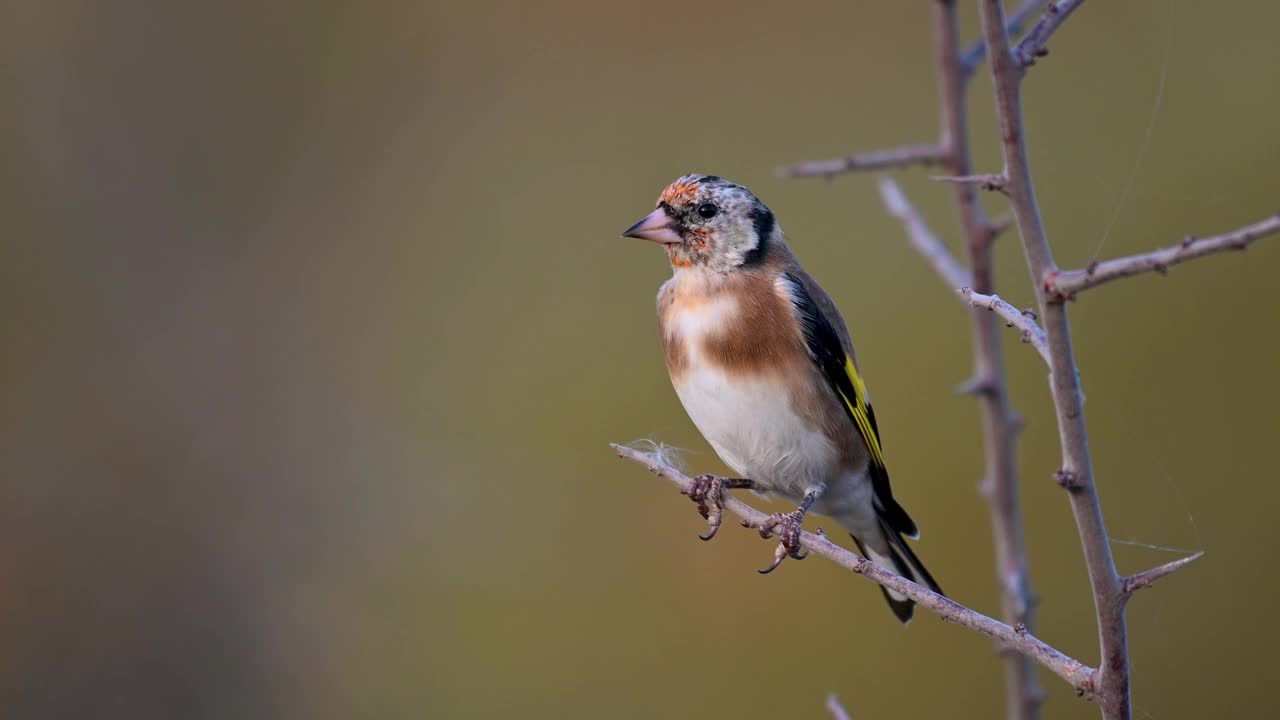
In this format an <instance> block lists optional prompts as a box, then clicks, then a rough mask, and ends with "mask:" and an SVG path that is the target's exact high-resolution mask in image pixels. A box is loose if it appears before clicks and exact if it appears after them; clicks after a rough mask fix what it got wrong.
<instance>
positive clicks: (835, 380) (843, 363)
mask: <svg viewBox="0 0 1280 720" xmlns="http://www.w3.org/2000/svg"><path fill="white" fill-rule="evenodd" d="M786 278H787V281H788V282H790V283H791V286H792V290H793V291H794V298H795V308H796V313H797V315H798V316H799V318H800V324H801V326H802V327H803V328H804V339H805V343H806V344H807V345H808V346H809V355H810V356H811V357H812V358H813V361H814V363H816V364H817V366H818V368H819V369H820V370H822V374H823V376H824V377H826V379H827V383H828V384H829V385H830V386H831V390H832V391H833V392H835V394H836V397H837V398H838V399H839V400H840V401H841V405H842V406H843V407H844V410H845V414H846V415H848V416H849V419H850V420H852V421H853V426H854V427H855V428H857V430H858V434H859V435H860V436H861V437H862V442H863V444H865V445H866V447H867V455H868V458H869V460H870V467H869V474H870V475H871V486H872V489H873V490H874V491H875V497H876V503H877V505H878V508H879V510H880V514H881V517H882V518H884V520H885V522H886V523H887V524H888V525H889V527H890V528H892V529H893V530H896V531H897V532H900V533H903V534H905V535H909V536H911V537H916V536H917V535H918V534H919V530H918V529H917V528H916V524H915V522H914V521H912V519H911V516H910V515H907V511H906V510H903V509H902V506H901V505H899V504H898V501H896V500H894V499H893V491H892V490H891V489H890V487H889V471H888V470H887V469H885V466H884V454H883V453H882V452H881V450H880V429H879V428H878V427H877V426H876V415H875V412H873V411H872V409H871V403H869V402H868V401H867V390H866V386H865V385H864V384H863V382H862V376H861V375H859V374H858V369H857V368H856V367H854V365H853V358H851V357H849V355H848V353H846V352H845V351H844V347H843V346H842V345H841V343H840V336H839V335H838V334H836V330H835V328H834V327H832V325H831V321H830V320H829V319H828V318H827V316H826V315H824V314H823V313H822V311H821V310H820V309H819V308H818V305H817V303H815V302H814V300H813V297H812V296H811V295H810V294H809V292H808V291H807V290H806V289H805V286H804V283H802V282H800V281H799V280H797V279H796V278H795V277H794V276H792V275H791V274H790V273H787V274H786Z"/></svg>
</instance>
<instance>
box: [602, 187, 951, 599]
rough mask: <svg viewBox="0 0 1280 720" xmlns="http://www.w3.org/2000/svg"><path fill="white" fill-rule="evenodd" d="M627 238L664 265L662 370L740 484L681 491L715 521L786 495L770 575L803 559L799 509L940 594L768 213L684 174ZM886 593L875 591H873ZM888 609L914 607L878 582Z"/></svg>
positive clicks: (831, 334) (835, 327)
mask: <svg viewBox="0 0 1280 720" xmlns="http://www.w3.org/2000/svg"><path fill="white" fill-rule="evenodd" d="M623 236H624V237H633V238H641V239H644V240H652V241H654V242H657V243H659V244H661V245H662V246H663V248H664V249H665V250H666V251H667V256H668V257H669V258H670V260H671V267H672V276H671V279H670V280H668V281H667V282H666V283H664V284H663V285H662V288H661V289H660V290H659V291H658V328H659V334H660V336H661V338H662V347H663V350H664V354H665V356H666V364H667V371H668V372H669V373H670V375H671V383H672V384H673V385H674V386H675V390H676V394H677V395H679V397H680V402H681V403H682V404H683V405H684V408H685V411H686V412H688V414H689V417H690V419H692V420H693V423H694V425H696V426H697V428H698V430H699V431H700V432H701V433H702V435H703V437H705V438H706V439H707V442H708V443H710V444H711V447H712V448H714V449H715V451H716V453H717V454H718V455H719V456H720V458H721V459H722V460H724V462H725V464H726V465H728V466H729V467H731V468H733V470H734V472H736V473H738V474H740V475H741V476H742V477H741V478H717V477H713V476H708V475H704V476H701V477H699V478H698V479H697V483H696V484H695V486H694V489H693V490H692V491H690V492H689V493H688V494H689V495H690V497H691V498H692V499H693V500H694V501H695V502H696V503H697V504H698V509H699V511H700V512H701V513H702V515H703V517H705V518H708V519H709V520H710V523H711V528H710V531H709V532H708V533H707V535H705V536H702V537H703V539H705V540H709V539H711V537H712V536H714V535H715V532H716V529H717V528H718V526H719V519H720V513H719V503H720V499H721V493H722V492H723V490H724V489H726V488H750V489H752V490H755V491H757V492H761V493H765V494H776V495H780V496H782V497H784V498H788V499H790V500H791V501H793V502H795V503H797V505H798V507H797V508H796V510H795V511H793V512H790V513H778V514H775V515H773V516H771V517H770V519H769V523H768V524H767V525H766V526H765V527H764V528H761V531H760V534H761V536H762V537H766V538H767V537H769V536H770V534H771V532H772V530H773V529H774V528H777V529H778V530H779V534H780V536H781V543H780V544H779V546H778V549H777V553H776V556H775V559H774V562H773V564H772V565H770V566H769V567H768V568H766V569H765V570H761V572H764V573H767V572H769V571H771V570H773V569H774V568H776V567H777V566H778V564H779V563H781V562H782V560H783V559H784V558H786V557H793V558H797V559H800V558H803V557H804V556H803V555H802V554H800V545H799V533H800V526H801V523H802V522H803V520H804V517H805V514H806V513H807V512H809V511H811V510H812V511H813V512H815V513H820V514H822V515H827V516H829V517H831V518H832V519H834V520H835V521H836V522H838V523H840V525H841V526H843V527H844V528H845V529H846V530H848V531H849V533H850V534H851V535H852V537H853V541H854V542H855V543H856V544H857V546H858V549H859V550H860V551H861V552H862V554H863V555H865V556H866V557H868V558H869V559H870V560H871V561H872V562H875V563H876V564H878V565H882V566H884V567H887V568H891V569H893V570H894V571H896V572H897V573H898V574H900V575H902V576H904V577H906V578H908V579H910V580H912V581H914V582H916V583H919V584H920V585H924V586H926V587H929V588H931V589H933V590H934V591H936V592H939V593H941V592H942V590H941V589H940V588H939V587H938V584H937V583H936V582H935V581H934V579H933V577H932V576H931V575H930V574H929V571H928V570H926V569H925V567H924V565H923V564H921V562H920V560H919V559H918V558H917V557H916V555H915V553H914V552H912V551H911V548H910V547H909V546H908V545H907V543H906V541H905V540H904V539H903V535H907V536H910V537H912V538H916V537H919V532H918V531H917V529H916V524H915V522H913V521H912V520H911V517H910V516H909V515H907V512H906V511H905V510H903V509H902V506H901V505H899V504H898V502H897V501H896V500H894V498H893V492H892V490H890V488H889V474H888V472H887V471H886V470H885V463H884V455H883V453H882V451H881V446H880V431H879V429H878V428H877V427H876V416H875V413H873V412H872V410H871V400H870V398H869V397H868V396H867V390H866V386H865V385H864V384H863V381H862V376H861V375H860V374H859V373H858V364H857V360H856V358H855V356H854V353H853V344H852V343H851V342H850V340H849V331H848V329H847V328H846V327H845V323H844V318H842V317H841V316H840V311H839V310H837V309H836V306H835V303H833V302H832V300H831V298H830V296H828V295H827V293H826V291H825V290H823V289H822V286H820V285H818V283H817V281H816V280H814V279H813V278H812V277H810V275H809V273H807V272H805V270H804V268H802V267H801V266H800V263H799V262H798V261H797V260H796V258H795V256H794V255H792V253H791V250H790V249H789V248H788V247H787V244H786V242H785V240H784V239H783V234H782V231H781V230H780V229H779V228H778V224H777V222H776V221H775V220H774V215H773V213H772V212H771V211H770V210H769V208H767V207H765V205H764V203H762V202H760V201H759V200H758V199H756V197H755V195H753V194H752V193H751V191H749V190H747V189H746V188H745V187H742V186H741V185H737V184H734V183H732V182H729V181H727V180H724V179H721V178H719V177H716V176H714V175H697V174H694V175H685V176H684V177H682V178H680V179H678V180H676V181H675V182H674V183H672V184H671V185H670V186H668V187H667V188H666V190H664V191H663V192H662V195H661V197H660V198H659V199H658V207H657V209H656V210H654V211H653V212H652V213H650V214H649V215H648V216H646V217H645V218H644V219H642V220H640V222H637V223H636V224H635V225H633V226H631V227H630V228H628V229H627V230H626V231H625V232H624V233H623ZM882 589H883V588H882ZM884 595H885V598H886V599H887V600H888V601H889V606H890V608H892V610H893V613H894V614H895V615H896V616H897V617H898V619H899V620H901V621H902V622H904V623H905V622H907V621H908V620H910V619H911V615H912V611H913V609H914V606H915V603H913V602H912V601H911V600H909V599H907V598H906V597H905V596H903V595H900V594H898V593H895V592H893V591H890V590H884Z"/></svg>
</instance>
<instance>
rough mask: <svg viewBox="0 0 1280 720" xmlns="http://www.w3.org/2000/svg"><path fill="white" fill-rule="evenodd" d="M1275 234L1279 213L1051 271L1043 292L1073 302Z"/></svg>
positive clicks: (1279, 224)
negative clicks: (1141, 250) (1106, 285)
mask: <svg viewBox="0 0 1280 720" xmlns="http://www.w3.org/2000/svg"><path fill="white" fill-rule="evenodd" d="M1277 233H1280V213H1277V214H1275V215H1272V216H1271V217H1268V218H1266V219H1264V220H1260V221H1258V222H1256V223H1254V224H1252V225H1246V226H1245V227H1242V228H1240V229H1238V230H1233V231H1231V232H1229V233H1223V234H1222V235H1214V236H1213V237H1207V238H1198V237H1196V236H1194V235H1188V236H1187V237H1185V238H1183V240H1182V242H1180V243H1178V244H1177V245H1174V246H1172V247H1166V248H1161V249H1159V250H1155V251H1153V252H1149V253H1144V254H1142V255H1131V256H1129V257H1123V258H1116V259H1115V260H1106V261H1104V262H1100V263H1095V264H1091V265H1090V266H1089V267H1087V268H1085V269H1083V270H1058V271H1050V272H1049V273H1048V274H1047V275H1045V281H1044V289H1045V292H1046V293H1048V294H1049V295H1050V296H1051V297H1054V298H1055V299H1058V300H1063V299H1072V298H1074V297H1075V294H1076V293H1078V292H1080V291H1081V290H1088V289H1089V288H1091V287H1096V286H1098V285H1102V284H1103V283H1108V282H1111V281H1112V280H1118V279H1120V278H1124V277H1131V276H1133V275H1141V274H1142V273H1148V272H1156V273H1160V274H1161V275H1164V274H1165V273H1167V272H1169V268H1171V267H1173V266H1174V265H1177V264H1179V263H1183V262H1186V261H1188V260H1193V259H1195V258H1198V257H1204V256H1205V255H1213V254H1215V253H1220V252H1226V251H1228V250H1244V249H1245V248H1247V247H1249V246H1250V245H1252V244H1253V243H1254V242H1256V241H1258V240H1261V239H1262V238H1264V237H1267V236H1268V235H1275V234H1277Z"/></svg>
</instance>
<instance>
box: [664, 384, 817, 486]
mask: <svg viewBox="0 0 1280 720" xmlns="http://www.w3.org/2000/svg"><path fill="white" fill-rule="evenodd" d="M676 394H678V395H679V396H680V402H682V403H683V404H684V408H685V411H686V412H688V413H689V417H690V418H691V419H692V420H693V424H694V425H696V426H697V427H698V430H699V431H701V432H702V435H703V437H705V438H706V439H707V442H709V443H711V447H713V448H715V451H716V453H717V454H719V455H720V459H721V460H724V462H725V464H726V465H728V466H729V467H731V468H733V470H734V472H737V473H739V474H741V475H742V477H745V478H749V479H751V480H753V481H755V482H756V483H758V484H760V485H762V486H763V487H765V488H767V489H769V490H772V491H774V492H777V493H779V494H782V495H784V496H787V497H793V498H798V497H801V496H803V495H804V494H805V493H806V492H808V491H809V490H812V489H816V488H818V487H820V486H822V485H825V484H828V483H830V482H831V481H832V480H834V479H835V475H836V473H837V472H838V457H837V453H836V450H835V447H834V446H833V445H832V443H831V441H830V440H828V439H827V436H826V435H824V434H823V433H822V432H821V431H820V430H818V429H816V428H810V427H809V426H808V424H807V423H805V421H804V420H803V419H802V418H801V417H800V416H799V415H797V414H796V413H795V411H794V410H792V408H791V404H790V400H789V398H788V396H787V393H786V391H785V389H784V388H783V387H781V379H770V378H757V379H742V378H735V379H734V381H733V382H732V383H730V382H728V379H727V377H726V376H725V374H724V373H723V372H722V371H721V370H719V369H718V368H714V367H708V366H707V364H706V363H698V362H694V363H693V367H692V368H690V369H689V370H688V371H687V372H686V373H685V374H684V376H683V377H682V378H681V382H680V383H679V384H678V385H677V386H676Z"/></svg>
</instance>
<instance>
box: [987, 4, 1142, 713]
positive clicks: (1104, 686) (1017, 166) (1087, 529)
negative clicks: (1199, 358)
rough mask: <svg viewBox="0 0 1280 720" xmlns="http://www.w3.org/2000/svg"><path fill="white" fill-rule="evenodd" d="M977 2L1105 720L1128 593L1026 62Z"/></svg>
mask: <svg viewBox="0 0 1280 720" xmlns="http://www.w3.org/2000/svg"><path fill="white" fill-rule="evenodd" d="M1078 4H1079V3H1078V2H1075V3H1072V2H1069V1H1066V0H1064V1H1061V2H1057V3H1055V4H1054V5H1052V6H1050V8H1051V9H1050V10H1046V12H1045V18H1044V19H1042V20H1041V22H1040V23H1039V24H1037V26H1036V27H1035V28H1033V29H1032V31H1031V33H1029V34H1028V37H1027V39H1026V40H1024V44H1025V45H1026V47H1027V48H1031V49H1035V48H1039V47H1043V44H1044V43H1045V42H1047V41H1048V38H1049V36H1050V35H1051V34H1052V33H1053V31H1054V30H1055V29H1057V27H1058V26H1059V25H1060V24H1061V22H1062V20H1064V19H1065V17H1066V15H1068V14H1069V13H1070V11H1071V10H1074V8H1075V6H1077V5H1078ZM979 5H980V8H981V12H982V31H983V36H984V37H986V39H987V47H989V48H990V51H991V80H992V85H993V87H994V90H995V96H996V115H997V116H998V117H999V120H1000V134H1001V148H1002V153H1003V155H1004V165H1005V167H1004V174H1005V175H1006V176H1007V177H1008V178H1009V182H1008V183H1007V185H1006V187H1005V189H1006V192H1007V193H1008V195H1009V204H1010V207H1011V208H1012V210H1013V215H1014V218H1015V219H1016V221H1017V224H1018V233H1019V235H1020V236H1021V239H1022V247H1023V253H1024V254H1025V255H1026V259H1027V267H1028V270H1029V271H1030V273H1031V277H1032V282H1033V283H1034V284H1035V285H1036V296H1037V300H1038V303H1039V306H1040V315H1041V318H1042V321H1043V322H1044V330H1045V333H1046V335H1048V339H1049V366H1050V369H1051V371H1050V375H1049V378H1050V383H1049V384H1050V388H1051V390H1052V394H1053V403H1054V410H1055V412H1056V415H1057V421H1058V434H1059V439H1060V442H1061V445H1062V467H1061V468H1060V469H1059V470H1058V472H1057V473H1056V475H1055V477H1056V478H1058V481H1059V483H1060V484H1061V485H1062V486H1063V487H1064V488H1067V489H1068V493H1067V495H1068V497H1069V498H1070V502H1071V510H1072V514H1073V515H1074V516H1075V521H1076V529H1077V531H1078V532H1079V535H1080V544H1081V547H1082V549H1083V550H1084V557H1085V566H1086V569H1087V571H1088V575H1089V584H1090V586H1091V587H1092V590H1093V601H1094V609H1095V612H1096V615H1097V622H1098V641H1099V645H1100V654H1101V663H1100V664H1099V668H1100V683H1099V685H1098V703H1099V705H1101V708H1102V715H1103V717H1104V718H1105V719H1106V720H1128V719H1129V718H1130V716H1131V709H1130V700H1129V650H1128V643H1127V639H1126V633H1125V618H1124V605H1125V603H1124V592H1123V588H1122V583H1121V580H1120V576H1119V575H1118V574H1117V573H1116V565H1115V559H1114V558H1113V557H1112V554H1111V543H1110V542H1109V541H1108V539H1107V528H1106V524H1105V523H1104V522H1103V519H1102V505H1101V503H1100V502H1099V500H1098V491H1097V487H1096V486H1095V485H1094V476H1093V460H1092V458H1091V457H1090V454H1089V440H1088V433H1087V430H1086V428H1085V421H1084V399H1083V395H1082V394H1081V391H1080V379H1079V374H1078V373H1077V372H1076V361H1075V351H1074V350H1073V349H1072V345H1071V328H1070V325H1069V324H1068V322H1067V311H1066V305H1065V304H1063V303H1061V302H1056V301H1054V300H1053V298H1051V297H1050V296H1049V295H1048V294H1047V293H1045V292H1044V288H1043V284H1044V278H1046V277H1049V273H1051V272H1054V271H1056V270H1057V266H1056V265H1055V264H1054V261H1053V254H1052V251H1051V250H1050V248H1049V241H1048V238H1047V237H1046V235H1045V230H1044V222H1043V220H1042V219H1041V216H1040V208H1039V205H1038V203H1037V201H1036V194H1035V186H1034V184H1033V182H1032V179H1031V168H1030V164H1029V162H1028V159H1027V147H1026V131H1025V128H1024V127H1023V125H1022V99H1021V80H1022V77H1023V68H1024V66H1023V64H1022V62H1021V61H1020V60H1019V59H1018V58H1016V57H1015V56H1014V54H1013V52H1012V51H1011V50H1010V48H1009V38H1008V36H1007V35H1006V34H1005V20H1004V8H1003V7H1002V3H1001V1H1000V0H981V2H980V3H979Z"/></svg>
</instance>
